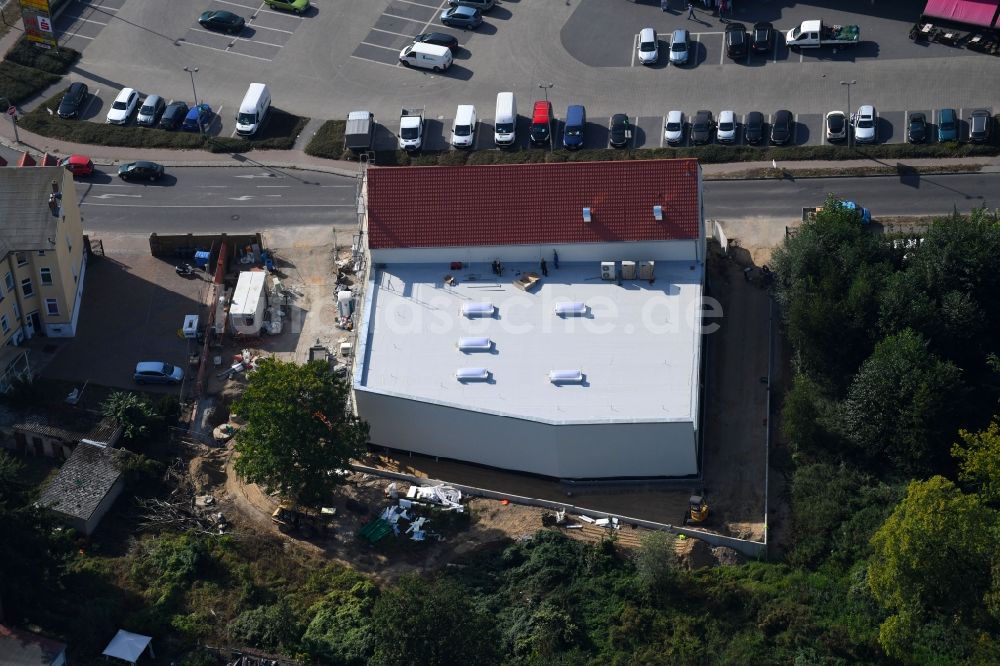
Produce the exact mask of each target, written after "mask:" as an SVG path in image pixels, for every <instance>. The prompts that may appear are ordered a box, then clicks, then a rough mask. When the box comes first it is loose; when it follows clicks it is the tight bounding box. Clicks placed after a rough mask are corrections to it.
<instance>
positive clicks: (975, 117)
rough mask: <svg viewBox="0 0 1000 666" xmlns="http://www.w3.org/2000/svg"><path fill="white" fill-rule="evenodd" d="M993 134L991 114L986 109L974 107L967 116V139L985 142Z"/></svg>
mask: <svg viewBox="0 0 1000 666" xmlns="http://www.w3.org/2000/svg"><path fill="white" fill-rule="evenodd" d="M992 135H993V116H992V115H990V112H989V110H988V109H976V110H975V111H973V112H972V115H971V116H970V117H969V141H971V142H972V143H986V142H987V141H989V140H990V136H992Z"/></svg>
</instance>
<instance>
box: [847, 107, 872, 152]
mask: <svg viewBox="0 0 1000 666" xmlns="http://www.w3.org/2000/svg"><path fill="white" fill-rule="evenodd" d="M851 124H852V125H853V126H854V143H875V142H876V141H878V114H877V113H875V107H874V106H872V105H870V104H865V105H864V106H861V107H858V112H857V113H856V114H854V118H853V119H852V121H851Z"/></svg>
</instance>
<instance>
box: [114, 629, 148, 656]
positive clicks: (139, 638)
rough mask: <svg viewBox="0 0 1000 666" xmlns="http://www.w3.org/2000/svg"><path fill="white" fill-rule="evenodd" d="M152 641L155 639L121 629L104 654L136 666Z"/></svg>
mask: <svg viewBox="0 0 1000 666" xmlns="http://www.w3.org/2000/svg"><path fill="white" fill-rule="evenodd" d="M151 640H153V639H152V637H150V636H143V635H142V634H133V633H132V632H130V631H125V630H124V629H119V630H118V633H117V634H115V637H114V638H112V639H111V642H110V643H108V647H106V648H104V654H105V655H106V656H108V657H115V658H116V659H122V660H124V661H127V662H129V663H130V664H134V663H135V662H137V661H139V656H140V655H141V654H142V651H143V650H145V649H146V646H147V645H149V642H150V641H151ZM150 654H152V650H150Z"/></svg>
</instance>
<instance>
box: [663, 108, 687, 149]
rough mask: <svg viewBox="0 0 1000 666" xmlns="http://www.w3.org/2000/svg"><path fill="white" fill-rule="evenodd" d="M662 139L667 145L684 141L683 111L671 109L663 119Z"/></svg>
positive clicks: (674, 144)
mask: <svg viewBox="0 0 1000 666" xmlns="http://www.w3.org/2000/svg"><path fill="white" fill-rule="evenodd" d="M663 139H664V140H665V141H666V142H667V144H668V145H671V146H676V145H678V144H680V143H684V113H683V112H681V111H671V112H669V113H668V114H667V117H666V119H665V120H664V121H663Z"/></svg>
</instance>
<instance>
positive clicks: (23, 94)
mask: <svg viewBox="0 0 1000 666" xmlns="http://www.w3.org/2000/svg"><path fill="white" fill-rule="evenodd" d="M58 80H59V77H58V76H56V75H55V74H49V73H48V72H43V71H41V70H38V69H32V68H31V67H24V66H23V65H18V64H17V63H14V62H10V61H9V60H4V61H3V62H0V90H2V91H3V97H4V98H6V101H3V102H0V106H2V107H3V110H4V111H6V110H7V107H8V106H10V105H11V104H15V105H17V104H20V103H21V102H23V101H25V100H26V99H30V98H31V97H34V96H35V95H37V94H38V93H40V92H42V91H43V90H45V89H46V88H48V87H49V86H51V85H52V84H53V83H55V82H56V81H58Z"/></svg>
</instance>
